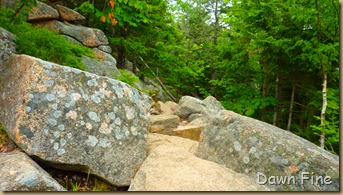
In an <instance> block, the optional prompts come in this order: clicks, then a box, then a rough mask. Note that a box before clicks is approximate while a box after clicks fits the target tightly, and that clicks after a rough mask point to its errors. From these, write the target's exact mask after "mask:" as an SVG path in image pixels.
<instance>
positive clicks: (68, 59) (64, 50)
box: [0, 8, 94, 70]
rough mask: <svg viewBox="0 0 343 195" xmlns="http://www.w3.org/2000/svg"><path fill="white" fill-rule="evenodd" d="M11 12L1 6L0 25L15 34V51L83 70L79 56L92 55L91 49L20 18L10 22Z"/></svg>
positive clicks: (12, 12)
mask: <svg viewBox="0 0 343 195" xmlns="http://www.w3.org/2000/svg"><path fill="white" fill-rule="evenodd" d="M13 14H14V11H13V10H11V9H6V8H1V9H0V26H1V27H3V28H5V29H6V30H8V31H10V32H12V33H13V34H15V35H16V45H17V51H18V52H19V53H20V54H27V55H31V56H34V57H37V58H40V59H43V60H46V61H51V62H54V63H57V64H60V65H65V66H70V67H73V68H78V69H81V70H85V66H84V64H83V63H82V62H81V60H82V58H81V57H82V56H83V55H85V56H89V57H94V54H93V50H91V49H90V48H87V47H83V46H80V45H76V44H74V43H72V42H70V41H68V40H67V39H66V38H64V37H62V36H60V35H58V34H57V33H56V32H53V31H50V30H48V29H44V28H39V27H34V26H32V25H31V24H29V23H27V22H25V21H23V19H22V18H17V19H16V20H15V21H14V22H13V23H11V22H10V18H11V16H13Z"/></svg>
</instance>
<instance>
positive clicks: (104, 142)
mask: <svg viewBox="0 0 343 195" xmlns="http://www.w3.org/2000/svg"><path fill="white" fill-rule="evenodd" d="M99 145H100V146H101V147H102V148H107V147H108V146H110V143H108V140H107V138H100V141H99Z"/></svg>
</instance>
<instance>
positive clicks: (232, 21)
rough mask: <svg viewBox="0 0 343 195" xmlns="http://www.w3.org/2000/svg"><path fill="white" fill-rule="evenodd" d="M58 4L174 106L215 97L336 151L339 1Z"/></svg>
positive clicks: (28, 0)
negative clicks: (155, 83) (155, 82)
mask: <svg viewBox="0 0 343 195" xmlns="http://www.w3.org/2000/svg"><path fill="white" fill-rule="evenodd" d="M50 1H51V2H53V0H50ZM0 2H1V0H0ZM60 2H62V3H63V5H65V6H67V7H69V8H72V9H75V10H77V11H78V12H80V13H81V14H83V15H84V16H85V17H86V20H85V22H84V24H83V25H85V26H89V27H94V28H99V29H101V30H103V31H104V32H105V34H106V35H107V37H108V38H109V42H110V45H111V47H112V49H113V50H114V53H115V56H116V58H117V67H118V68H124V66H125V61H126V60H129V61H131V62H132V63H133V66H134V70H135V69H136V68H138V69H139V70H138V71H134V72H135V74H136V75H137V76H139V77H140V78H143V77H151V78H153V77H155V76H156V75H157V77H158V78H159V79H160V80H161V81H162V82H163V84H164V85H165V86H166V88H168V90H169V91H170V93H171V94H170V98H171V99H173V100H174V101H177V100H178V99H179V98H180V97H182V96H184V95H191V96H194V97H198V98H201V99H202V98H206V97H207V96H209V95H212V96H214V97H216V98H217V99H218V100H219V101H220V102H221V103H222V104H223V106H224V107H225V108H226V109H228V110H232V111H234V112H237V113H240V114H243V115H246V116H249V117H252V118H255V119H258V120H261V121H264V122H267V123H270V124H273V125H275V126H278V127H280V128H282V129H285V130H287V131H291V132H292V133H294V134H297V135H299V136H301V137H303V138H305V139H307V140H309V141H311V142H313V143H315V144H317V145H319V146H321V147H322V148H324V149H326V150H328V151H330V152H332V153H335V154H339V133H340V132H339V2H338V1H334V0H88V1H85V0H62V1H60ZM35 4H36V0H21V1H20V4H18V6H17V9H16V11H17V12H25V7H27V8H30V7H32V6H33V5H35ZM145 64H148V65H149V68H148V67H147V66H145ZM152 73H154V75H152Z"/></svg>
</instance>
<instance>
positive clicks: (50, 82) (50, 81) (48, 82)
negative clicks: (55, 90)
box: [43, 80, 55, 85]
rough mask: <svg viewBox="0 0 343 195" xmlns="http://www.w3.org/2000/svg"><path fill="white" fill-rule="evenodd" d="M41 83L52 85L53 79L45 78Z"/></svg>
mask: <svg viewBox="0 0 343 195" xmlns="http://www.w3.org/2000/svg"><path fill="white" fill-rule="evenodd" d="M43 83H44V85H53V84H54V83H55V81H53V80H47V81H44V82H43Z"/></svg>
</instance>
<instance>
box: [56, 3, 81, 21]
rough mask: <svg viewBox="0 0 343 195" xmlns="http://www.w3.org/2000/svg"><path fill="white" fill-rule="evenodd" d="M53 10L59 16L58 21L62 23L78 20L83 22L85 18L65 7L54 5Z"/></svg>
mask: <svg viewBox="0 0 343 195" xmlns="http://www.w3.org/2000/svg"><path fill="white" fill-rule="evenodd" d="M54 8H55V9H56V10H57V11H58V13H59V14H60V20H62V21H78V20H84V19H85V17H83V16H82V15H81V14H79V13H78V12H76V11H74V10H72V9H69V8H67V7H64V6H62V5H55V6H54Z"/></svg>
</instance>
